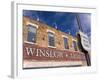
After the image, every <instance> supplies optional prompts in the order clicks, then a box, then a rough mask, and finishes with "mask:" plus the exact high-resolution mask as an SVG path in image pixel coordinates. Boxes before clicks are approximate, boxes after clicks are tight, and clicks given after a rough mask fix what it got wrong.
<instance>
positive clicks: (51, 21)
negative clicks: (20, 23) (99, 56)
mask: <svg viewBox="0 0 100 80" xmlns="http://www.w3.org/2000/svg"><path fill="white" fill-rule="evenodd" d="M77 14H78V15H79V18H80V21H81V25H82V28H83V31H84V33H86V34H87V35H88V36H89V37H91V14H90V13H72V12H52V11H34V10H23V16H26V17H29V18H31V19H34V20H38V19H39V21H40V22H42V23H44V24H47V25H49V26H51V27H54V28H55V26H57V29H58V30H60V31H63V32H65V33H70V34H71V35H72V36H76V32H78V30H79V29H78V24H77V20H76V15H77Z"/></svg>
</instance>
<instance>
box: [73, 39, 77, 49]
mask: <svg viewBox="0 0 100 80" xmlns="http://www.w3.org/2000/svg"><path fill="white" fill-rule="evenodd" d="M73 46H74V49H75V51H77V43H76V41H73Z"/></svg>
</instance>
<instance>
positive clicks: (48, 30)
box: [47, 29, 55, 34]
mask: <svg viewBox="0 0 100 80" xmlns="http://www.w3.org/2000/svg"><path fill="white" fill-rule="evenodd" d="M47 32H51V33H53V34H55V32H54V31H52V30H50V29H47Z"/></svg>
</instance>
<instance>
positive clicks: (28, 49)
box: [26, 47, 35, 55]
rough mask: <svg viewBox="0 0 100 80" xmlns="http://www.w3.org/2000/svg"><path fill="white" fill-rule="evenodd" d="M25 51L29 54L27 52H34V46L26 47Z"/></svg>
mask: <svg viewBox="0 0 100 80" xmlns="http://www.w3.org/2000/svg"><path fill="white" fill-rule="evenodd" d="M26 51H27V54H28V55H29V54H32V55H33V54H34V52H35V49H34V48H28V47H26Z"/></svg>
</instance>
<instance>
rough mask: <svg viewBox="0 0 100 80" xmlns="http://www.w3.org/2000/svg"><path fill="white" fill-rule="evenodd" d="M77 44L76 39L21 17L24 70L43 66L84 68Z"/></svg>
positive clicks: (83, 58) (84, 63)
mask: <svg viewBox="0 0 100 80" xmlns="http://www.w3.org/2000/svg"><path fill="white" fill-rule="evenodd" d="M77 43H78V40H77V38H76V37H73V36H72V35H70V34H66V33H64V32H62V31H60V30H58V29H56V28H53V27H52V26H49V25H46V24H44V23H42V22H40V21H37V20H33V19H30V18H28V17H23V61H24V63H23V67H24V68H27V67H28V68H30V67H41V66H43V65H44V66H46V67H48V66H53V65H54V66H59V65H60V66H63V65H65V66H77V65H79V66H85V65H86V60H85V56H84V54H83V53H82V52H80V51H79V48H78V45H77ZM32 51H33V52H32ZM52 53H53V54H52ZM58 54H59V55H58ZM65 54H66V55H65ZM65 56H67V58H66V57H65ZM40 62H44V63H40ZM50 62H52V64H51V63H50ZM56 62H58V63H56ZM60 62H61V63H60ZM39 64H41V65H39ZM35 65H37V66H35Z"/></svg>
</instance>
